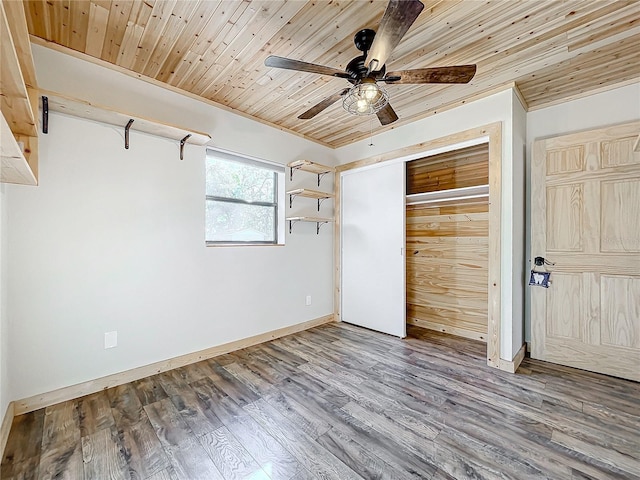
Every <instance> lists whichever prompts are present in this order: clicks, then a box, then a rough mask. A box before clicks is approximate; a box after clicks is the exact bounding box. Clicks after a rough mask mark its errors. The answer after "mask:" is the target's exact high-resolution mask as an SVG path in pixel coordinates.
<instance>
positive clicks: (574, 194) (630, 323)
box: [530, 122, 640, 381]
mask: <svg viewBox="0 0 640 480" xmlns="http://www.w3.org/2000/svg"><path fill="white" fill-rule="evenodd" d="M639 133H640V122H634V123H632V124H626V125H618V126H612V127H608V128H603V129H599V130H593V131H589V132H582V133H577V134H572V135H565V136H562V137H556V138H551V139H546V140H538V141H536V142H534V145H533V164H532V172H531V187H532V188H531V190H532V191H531V195H532V200H531V235H532V238H531V247H532V251H531V258H532V259H533V258H534V257H536V256H541V257H545V258H546V259H547V260H549V261H550V262H553V263H555V265H552V266H548V267H547V269H548V270H549V271H551V272H552V273H551V278H550V280H551V285H550V287H549V288H548V289H546V288H541V287H530V288H531V289H532V290H531V324H532V337H531V349H532V352H531V354H532V357H534V358H538V359H541V360H547V361H550V362H555V363H560V364H564V365H569V366H572V367H577V368H582V369H585V370H590V371H594V372H600V373H605V374H608V375H614V376H617V377H623V378H628V379H631V380H636V381H640V153H638V152H634V151H633V145H634V143H635V141H636V139H637V138H638V134H639Z"/></svg>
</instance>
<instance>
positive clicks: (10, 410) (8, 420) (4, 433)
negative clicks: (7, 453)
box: [0, 402, 15, 458]
mask: <svg viewBox="0 0 640 480" xmlns="http://www.w3.org/2000/svg"><path fill="white" fill-rule="evenodd" d="M14 407H15V404H14V403H13V402H9V405H7V411H6V412H4V417H2V426H0V458H4V449H5V447H6V446H7V440H8V439H9V432H10V431H11V424H12V423H13V417H14V416H15V409H14Z"/></svg>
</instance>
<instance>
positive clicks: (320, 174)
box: [318, 172, 329, 186]
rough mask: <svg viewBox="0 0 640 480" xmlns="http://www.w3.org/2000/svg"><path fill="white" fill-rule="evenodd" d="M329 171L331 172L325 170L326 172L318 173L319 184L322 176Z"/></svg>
mask: <svg viewBox="0 0 640 480" xmlns="http://www.w3.org/2000/svg"><path fill="white" fill-rule="evenodd" d="M327 173H329V172H324V173H319V174H318V186H320V180H322V177H324V176H325V175H326V174H327Z"/></svg>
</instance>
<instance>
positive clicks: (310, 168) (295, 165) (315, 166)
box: [287, 160, 335, 186]
mask: <svg viewBox="0 0 640 480" xmlns="http://www.w3.org/2000/svg"><path fill="white" fill-rule="evenodd" d="M287 167H289V169H290V170H289V171H290V173H289V180H293V172H294V171H295V170H301V171H303V172H309V173H314V174H316V175H317V176H318V186H320V179H322V177H323V176H324V175H326V174H327V173H333V172H335V168H333V167H329V166H327V165H322V164H320V163H316V162H312V161H311V160H294V161H293V162H290V163H288V164H287Z"/></svg>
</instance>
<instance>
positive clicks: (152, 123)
mask: <svg viewBox="0 0 640 480" xmlns="http://www.w3.org/2000/svg"><path fill="white" fill-rule="evenodd" d="M40 94H41V95H42V96H45V97H47V101H48V104H49V110H50V111H54V112H61V113H66V114H68V115H73V116H74V117H80V118H84V119H87V120H93V121H96V122H101V123H106V124H108V125H114V126H118V127H122V128H125V126H126V125H127V123H128V122H129V120H133V123H132V124H131V130H133V131H137V132H143V133H147V134H150V135H155V136H158V137H163V138H170V139H173V140H177V141H180V140H182V139H183V138H185V137H186V136H187V135H191V136H190V137H189V138H188V139H187V140H186V141H185V143H188V144H192V145H205V144H207V143H208V142H209V141H210V140H211V136H210V135H209V134H207V133H204V132H198V131H195V130H189V129H186V128H182V127H178V126H175V125H171V124H168V123H164V122H160V121H158V120H152V119H149V118H145V117H141V116H139V115H133V114H130V113H126V112H121V111H117V110H114V109H112V108H109V107H105V106H103V105H98V104H96V103H92V102H88V101H86V100H81V99H79V98H73V97H69V96H66V95H62V94H59V93H56V92H49V91H44V90H43V91H41V92H40Z"/></svg>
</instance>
